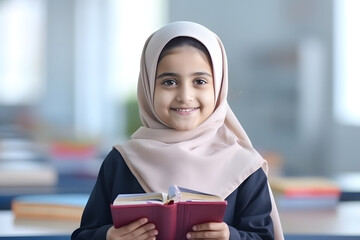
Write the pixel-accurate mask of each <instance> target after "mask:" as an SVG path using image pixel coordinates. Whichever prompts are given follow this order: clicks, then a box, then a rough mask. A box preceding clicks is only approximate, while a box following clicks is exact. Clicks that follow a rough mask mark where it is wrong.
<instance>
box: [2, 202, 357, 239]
mask: <svg viewBox="0 0 360 240" xmlns="http://www.w3.org/2000/svg"><path fill="white" fill-rule="evenodd" d="M279 214H280V218H281V221H282V225H283V230H284V233H285V239H286V240H355V239H360V202H341V203H339V206H338V207H337V208H336V209H332V210H286V211H285V210H281V209H279ZM78 225H79V223H78V222H71V221H70V222H69V221H67V222H63V221H40V220H37V221H33V220H19V219H14V216H13V214H12V212H11V211H9V210H3V211H0V239H3V238H4V237H5V238H7V239H11V240H30V239H49V240H63V239H69V237H70V235H71V233H72V232H73V230H74V229H76V228H77V227H78ZM8 237H12V238H8Z"/></svg>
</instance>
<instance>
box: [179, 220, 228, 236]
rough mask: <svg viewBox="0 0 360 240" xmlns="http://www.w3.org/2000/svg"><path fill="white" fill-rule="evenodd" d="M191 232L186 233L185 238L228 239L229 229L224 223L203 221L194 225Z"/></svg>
mask: <svg viewBox="0 0 360 240" xmlns="http://www.w3.org/2000/svg"><path fill="white" fill-rule="evenodd" d="M192 230H193V231H192V232H189V233H187V234H186V238H187V239H218V240H229V238H230V231H229V227H228V225H227V224H226V223H224V222H222V223H214V222H210V223H203V224H199V225H194V226H193V227H192Z"/></svg>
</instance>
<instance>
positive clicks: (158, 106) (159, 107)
mask: <svg viewBox="0 0 360 240" xmlns="http://www.w3.org/2000/svg"><path fill="white" fill-rule="evenodd" d="M166 106H167V98H166V95H164V94H161V92H159V91H158V92H156V91H155V95H154V109H155V112H156V113H157V114H158V115H161V113H162V111H164V108H166Z"/></svg>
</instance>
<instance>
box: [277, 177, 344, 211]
mask: <svg viewBox="0 0 360 240" xmlns="http://www.w3.org/2000/svg"><path fill="white" fill-rule="evenodd" d="M270 185H271V189H272V191H273V193H274V196H275V200H276V203H277V205H278V206H279V208H283V209H319V208H322V209H323V208H334V207H336V206H337V203H338V202H339V199H340V194H341V190H340V188H339V186H338V185H337V184H336V183H334V182H333V181H331V180H330V179H327V178H323V177H281V178H276V179H272V180H271V181H270Z"/></svg>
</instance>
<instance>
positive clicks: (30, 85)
mask: <svg viewBox="0 0 360 240" xmlns="http://www.w3.org/2000/svg"><path fill="white" fill-rule="evenodd" d="M0 3H1V4H0V35H1V37H0V104H5V105H18V104H26V105H27V104H31V103H35V102H36V101H37V100H38V99H39V98H40V95H41V92H42V90H43V74H42V72H43V46H44V15H45V11H44V10H45V7H44V1H43V0H31V1H20V0H13V1H3V2H0Z"/></svg>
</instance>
